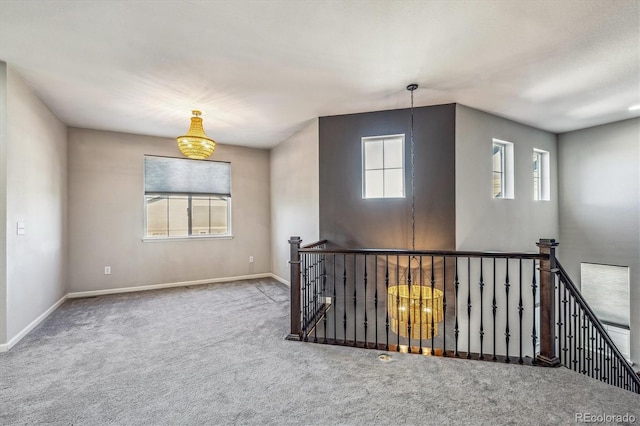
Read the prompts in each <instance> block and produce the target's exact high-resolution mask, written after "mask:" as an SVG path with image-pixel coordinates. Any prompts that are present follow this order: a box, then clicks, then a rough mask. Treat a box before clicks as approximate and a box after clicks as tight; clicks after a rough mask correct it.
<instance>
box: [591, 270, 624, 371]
mask: <svg viewBox="0 0 640 426" xmlns="http://www.w3.org/2000/svg"><path fill="white" fill-rule="evenodd" d="M629 283H630V270H629V267H627V266H613V265H602V264H595V263H580V292H581V293H582V295H583V296H584V298H585V299H586V301H587V303H588V304H589V306H590V307H591V309H593V312H594V313H595V314H596V316H597V317H598V319H599V320H600V321H602V322H603V323H604V325H605V329H607V332H608V333H609V335H610V336H611V338H612V339H613V342H614V343H615V344H616V346H617V347H618V349H620V352H621V353H622V355H624V357H625V358H627V359H629V358H630V356H629V355H630V351H629V350H630V347H631V344H630V341H629V336H630V325H631V314H630V303H629V302H630V293H629Z"/></svg>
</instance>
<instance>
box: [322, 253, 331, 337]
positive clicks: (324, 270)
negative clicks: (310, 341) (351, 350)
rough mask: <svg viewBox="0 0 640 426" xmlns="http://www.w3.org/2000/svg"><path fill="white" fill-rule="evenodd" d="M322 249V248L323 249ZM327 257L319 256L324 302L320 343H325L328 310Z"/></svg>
mask: <svg viewBox="0 0 640 426" xmlns="http://www.w3.org/2000/svg"><path fill="white" fill-rule="evenodd" d="M323 248H324V247H323ZM326 260H327V256H326V255H325V254H323V255H322V256H321V262H322V298H323V300H324V302H323V305H324V315H323V316H322V319H323V324H324V327H323V328H324V333H323V334H324V339H322V343H327V309H329V307H328V306H326V305H327V296H326V294H327V262H326Z"/></svg>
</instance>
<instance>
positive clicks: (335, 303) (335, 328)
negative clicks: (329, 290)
mask: <svg viewBox="0 0 640 426" xmlns="http://www.w3.org/2000/svg"><path fill="white" fill-rule="evenodd" d="M331 283H332V285H333V340H334V341H336V342H337V341H338V319H337V318H336V317H337V315H338V298H337V295H338V294H337V291H336V288H337V287H338V286H337V285H336V255H335V254H334V255H333V275H332V276H331Z"/></svg>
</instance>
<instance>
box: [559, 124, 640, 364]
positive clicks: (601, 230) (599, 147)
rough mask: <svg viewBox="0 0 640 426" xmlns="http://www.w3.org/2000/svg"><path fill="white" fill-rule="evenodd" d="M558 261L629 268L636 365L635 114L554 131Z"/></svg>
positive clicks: (639, 285) (639, 248)
mask: <svg viewBox="0 0 640 426" xmlns="http://www.w3.org/2000/svg"><path fill="white" fill-rule="evenodd" d="M558 150H559V157H560V164H559V172H560V188H559V190H560V256H559V258H560V262H561V263H562V265H563V266H564V267H565V269H566V270H567V272H568V273H569V275H570V276H571V277H572V278H573V280H574V281H575V282H576V285H578V286H579V285H580V263H581V262H589V263H601V264H610V265H618V266H628V267H629V268H630V275H631V277H630V300H629V303H630V304H631V309H630V314H631V317H630V329H631V359H632V361H634V362H635V363H636V364H640V310H638V307H640V118H634V119H630V120H625V121H620V122H617V123H612V124H606V125H602V126H597V127H592V128H589V129H583V130H578V131H575V132H569V133H563V134H561V135H559V141H558Z"/></svg>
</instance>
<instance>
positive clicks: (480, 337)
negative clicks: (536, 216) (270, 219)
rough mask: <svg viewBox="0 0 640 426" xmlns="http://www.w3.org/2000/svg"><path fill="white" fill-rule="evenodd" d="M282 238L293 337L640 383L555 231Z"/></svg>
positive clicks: (631, 385)
mask: <svg viewBox="0 0 640 426" xmlns="http://www.w3.org/2000/svg"><path fill="white" fill-rule="evenodd" d="M289 242H290V244H291V261H290V263H291V334H290V338H292V339H300V340H304V341H312V342H317V343H326V344H337V345H347V346H354V347H361V348H375V349H379V350H387V351H401V352H410V353H420V354H425V355H440V356H450V357H462V358H468V359H479V360H489V361H499V362H506V363H509V362H517V363H520V364H531V365H544V366H556V365H559V364H562V365H565V366H567V367H568V368H571V369H573V370H575V371H579V372H581V373H583V374H587V375H589V376H591V377H595V378H599V379H601V380H603V381H606V382H607V383H611V384H614V385H617V386H620V387H623V388H626V389H628V390H631V391H635V392H640V390H639V388H638V384H637V382H638V380H637V376H634V373H633V370H632V369H631V368H630V366H629V365H628V363H627V362H626V361H625V360H624V358H623V357H622V355H620V352H619V351H618V350H617V349H616V348H615V345H614V344H613V342H612V341H611V339H610V338H609V336H608V335H607V333H606V331H605V330H604V328H603V327H602V324H600V323H599V322H598V320H597V318H596V317H595V315H593V312H592V311H591V310H590V309H589V307H588V305H587V304H586V303H585V302H584V299H583V298H582V296H580V293H579V291H578V290H577V289H576V288H575V286H574V285H573V283H572V282H571V280H570V279H569V278H568V276H567V275H566V273H564V270H563V269H562V267H561V266H560V265H559V264H557V261H556V258H555V247H556V245H557V244H556V243H555V241H554V240H540V242H539V243H538V246H539V248H540V251H539V252H538V253H498V252H456V251H421V250H417V251H409V250H374V249H357V250H356V249H341V248H327V241H320V242H317V243H313V244H310V245H307V246H303V247H300V242H301V240H300V239H299V237H292V238H291V240H290V241H289ZM576 327H579V329H580V330H581V331H584V334H583V335H580V336H579V335H578V334H577V333H576V332H575V330H577V328H576ZM587 343H589V345H591V346H589V345H587ZM596 358H597V360H596Z"/></svg>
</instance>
